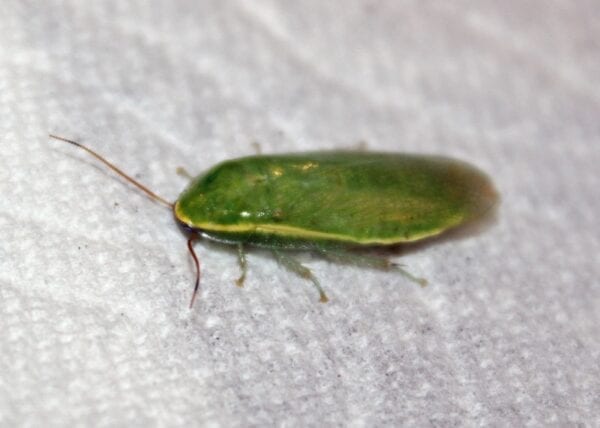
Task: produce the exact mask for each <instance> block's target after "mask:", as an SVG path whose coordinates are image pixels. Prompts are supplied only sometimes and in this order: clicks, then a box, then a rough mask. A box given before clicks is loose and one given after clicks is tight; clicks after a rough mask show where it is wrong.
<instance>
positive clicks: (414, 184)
mask: <svg viewBox="0 0 600 428" xmlns="http://www.w3.org/2000/svg"><path fill="white" fill-rule="evenodd" d="M496 201H497V193H496V191H495V189H494V187H493V185H492V183H491V181H490V180H489V178H488V177H487V176H486V175H485V174H484V173H482V172H481V171H479V170H478V169H476V168H475V167H473V166H471V165H469V164H466V163H464V162H460V161H457V160H453V159H448V158H443V157H438V156H422V155H406V154H393V153H364V152H315V153H304V154H291V155H272V156H252V157H246V158H241V159H236V160H231V161H227V162H224V163H222V164H219V165H217V166H216V167H214V168H212V169H211V170H209V171H208V172H207V173H206V174H204V175H202V176H200V177H198V178H197V179H196V180H194V181H193V182H192V183H191V185H190V186H189V187H188V188H187V189H186V190H185V191H184V192H183V193H182V194H181V196H180V198H179V200H178V201H177V202H176V204H175V207H174V213H175V216H176V218H177V219H178V221H180V222H181V223H182V224H184V225H186V226H187V227H190V228H193V229H198V230H202V231H204V232H206V233H207V234H209V235H210V234H211V233H213V234H215V235H216V236H218V237H220V238H222V239H224V240H231V241H236V242H237V241H242V240H243V241H244V242H247V243H250V244H252V243H260V242H262V241H264V240H265V239H267V237H274V238H276V239H278V240H279V241H286V240H289V241H290V242H292V241H295V240H303V241H310V240H317V241H320V240H323V241H333V242H340V243H348V244H358V245H386V244H395V243H401V242H410V241H416V240H419V239H423V238H425V237H429V236H433V235H436V234H439V233H441V232H443V231H445V230H447V229H449V228H452V227H455V226H458V225H460V224H463V223H465V222H467V221H469V220H471V219H474V218H476V217H478V216H480V215H482V214H483V213H484V212H485V211H487V210H488V209H490V208H491V207H492V206H493V205H494V204H495V203H496Z"/></svg>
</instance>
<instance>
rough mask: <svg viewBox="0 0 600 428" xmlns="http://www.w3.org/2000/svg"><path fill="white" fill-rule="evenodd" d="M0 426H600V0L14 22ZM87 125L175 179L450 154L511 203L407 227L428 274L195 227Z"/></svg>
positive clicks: (73, 11) (284, 6)
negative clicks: (288, 262)
mask: <svg viewBox="0 0 600 428" xmlns="http://www.w3.org/2000/svg"><path fill="white" fill-rule="evenodd" d="M0 37H1V43H0V46H1V49H0V195H1V198H0V331H1V334H0V426H18V425H22V426H42V425H44V426H73V425H80V426H85V425H99V426H132V425H133V426H142V425H148V424H150V425H155V424H157V425H162V426H166V425H168V426H190V425H198V424H200V425H220V426H245V425H253V426H259V425H270V424H273V423H277V424H279V425H287V426H302V425H304V426H317V425H355V426H360V425H364V426H381V425H397V424H400V423H401V424H410V425H419V426H423V425H443V426H449V425H459V424H460V425H462V424H467V425H513V426H515V425H525V424H528V425H555V426H558V425H574V424H577V423H584V424H587V425H589V426H594V425H596V426H597V425H599V424H600V410H599V409H600V401H599V397H600V386H599V384H600V369H599V365H598V361H599V357H600V337H599V336H600V333H599V328H598V325H599V323H600V315H599V311H598V308H599V307H600V280H599V278H600V268H599V266H600V260H599V254H600V239H599V235H600V234H599V227H598V220H597V215H598V212H600V211H599V210H600V199H599V198H598V188H600V178H599V177H600V175H599V174H598V165H600V150H599V144H600V143H599V138H600V120H599V118H600V89H599V88H600V55H598V40H599V39H600V25H599V21H598V13H597V5H595V4H594V3H593V2H589V1H588V2H586V1H583V0H582V1H577V0H575V1H573V0H553V1H520V0H512V1H504V2H423V1H417V0H412V1H403V2H399V1H389V2H367V1H364V2H361V1H348V2H346V1H344V2H341V1H340V2H320V1H297V2H273V1H253V2H219V1H205V2H196V1H189V2H176V3H174V2H170V1H163V2H160V1H156V2H143V1H138V2H121V1H114V2H79V1H66V2H45V3H41V2H40V3H38V4H34V3H30V2H21V1H19V0H5V1H3V3H2V14H1V15H0ZM49 132H53V133H57V134H60V135H64V136H66V137H70V138H75V139H78V140H80V141H82V142H84V143H86V144H88V145H89V146H91V147H93V148H95V149H96V150H98V151H99V152H101V153H103V154H104V155H105V156H106V157H107V158H109V159H110V160H112V161H114V162H115V163H116V164H117V165H119V166H120V167H121V168H123V169H124V170H125V171H127V172H129V173H130V174H133V175H134V176H136V177H138V178H139V179H140V180H141V181H142V182H143V183H145V184H146V185H148V186H149V187H150V188H152V189H154V190H155V191H156V192H158V193H160V194H161V195H164V196H165V197H168V198H169V199H175V198H176V196H177V194H178V191H180V190H181V189H183V187H185V185H186V180H185V179H184V178H182V177H180V176H178V175H176V174H175V169H176V167H178V166H183V167H185V168H186V169H188V170H189V171H190V172H193V173H200V172H202V171H203V170H205V169H206V168H208V167H210V166H211V165H213V164H215V163H216V162H218V161H220V160H223V159H227V158H231V157H237V156H242V155H247V154H251V153H253V152H254V150H255V149H254V145H253V142H258V143H259V144H260V147H261V149H262V151H263V152H265V153H268V152H289V151H302V150H319V149H332V148H352V147H357V146H358V145H359V144H360V142H366V143H367V145H368V147H369V149H372V150H391V151H407V152H428V153H439V154H445V155H450V156H456V157H459V158H462V159H465V160H468V161H470V162H473V163H474V164H476V165H478V166H480V167H481V168H483V169H484V170H486V171H487V172H488V173H489V174H490V175H491V176H492V177H493V179H494V181H495V183H496V185H497V187H498V189H499V191H500V193H501V194H502V203H501V205H500V207H499V209H498V212H497V215H496V220H495V221H489V222H487V224H486V225H484V226H485V227H481V228H479V230H477V231H474V233H468V234H465V233H462V234H452V235H451V236H449V237H447V238H444V239H440V240H436V241H434V242H432V243H431V244H427V245H419V246H417V247H416V248H411V249H410V251H408V252H407V253H406V254H404V255H403V256H402V257H400V256H397V257H394V259H397V260H402V263H404V264H405V265H406V266H407V269H408V270H410V271H411V272H412V273H414V274H415V275H419V276H424V277H426V278H427V279H428V280H429V282H430V285H429V286H428V287H427V288H425V289H420V288H419V287H417V286H415V285H414V284H411V283H409V282H407V281H406V280H405V279H403V278H402V277H401V276H399V275H394V274H391V273H383V272H377V271H372V270H368V269H362V268H357V267H347V266H340V265H336V264H332V263H329V262H326V261H322V260H321V259H319V258H317V257H310V256H308V257H307V256H305V257H303V258H302V260H303V262H305V263H306V264H307V265H308V266H310V267H311V268H312V269H313V271H314V273H315V275H317V277H318V278H319V279H320V281H321V283H322V284H323V286H324V288H325V289H326V291H327V293H328V295H329V297H330V302H329V303H328V304H319V303H318V296H317V295H316V293H315V290H314V289H313V287H312V286H311V285H310V284H309V283H306V281H303V280H302V279H300V278H297V277H295V276H294V275H293V274H291V273H289V272H287V271H285V270H284V269H282V268H280V267H278V266H277V264H276V262H275V261H274V260H273V259H272V258H271V257H269V254H268V253H266V252H260V251H259V252H256V251H252V252H250V253H249V256H248V262H249V270H248V278H247V282H246V286H245V287H244V288H243V289H239V288H237V287H235V286H234V285H233V281H234V279H235V278H236V277H237V275H238V266H237V262H236V256H235V251H233V250H231V249H228V248H224V247H220V246H217V245H209V244H206V243H198V244H197V245H196V249H197V252H198V254H199V257H200V258H201V262H202V268H203V273H202V294H201V296H200V298H199V299H198V301H197V305H196V307H195V308H194V309H193V310H192V311H190V310H188V307H187V304H188V299H189V298H190V294H191V287H192V282H193V276H194V270H193V266H192V264H191V261H190V258H189V255H188V253H187V250H186V247H185V239H184V237H182V235H181V234H180V232H179V231H178V230H177V228H176V227H175V225H174V222H173V220H172V216H171V214H170V213H169V212H168V211H167V210H165V209H164V208H163V207H161V206H159V205H156V204H153V203H152V202H150V201H149V200H148V198H146V197H145V196H143V195H140V194H139V193H138V192H136V191H135V190H133V189H132V188H131V187H130V186H127V185H125V184H123V182H122V180H120V179H118V178H116V177H115V176H114V174H112V173H111V172H109V171H107V170H106V168H104V167H103V166H102V165H99V164H98V163H97V162H95V161H94V160H93V159H91V158H90V157H89V156H87V155H86V154H85V153H82V152H80V151H78V150H77V149H75V148H74V147H71V146H68V145H66V144H62V143H59V142H56V141H50V140H49V139H48V138H47V134H48V133H49Z"/></svg>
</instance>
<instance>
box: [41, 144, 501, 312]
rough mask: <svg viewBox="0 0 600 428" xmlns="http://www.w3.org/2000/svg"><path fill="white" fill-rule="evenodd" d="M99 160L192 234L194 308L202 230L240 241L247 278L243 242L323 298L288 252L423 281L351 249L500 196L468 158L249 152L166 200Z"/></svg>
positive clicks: (425, 231) (425, 229)
mask: <svg viewBox="0 0 600 428" xmlns="http://www.w3.org/2000/svg"><path fill="white" fill-rule="evenodd" d="M50 137H52V138H54V139H57V140H61V141H64V142H67V143H70V144H73V145H75V146H77V147H79V148H81V149H83V150H85V151H87V152H88V153H90V154H91V155H92V156H94V157H95V158H97V159H98V160H100V161H101V162H103V163H104V164H105V165H107V166H108V167H109V168H111V169H112V170H113V171H115V172H116V173H117V174H119V175H120V176H122V177H123V178H125V179H126V180H128V181H129V182H130V183H132V184H133V185H135V186H137V187H138V188H139V189H141V190H142V191H143V192H145V193H146V194H147V195H148V196H150V197H151V198H152V199H154V200H155V201H158V202H160V203H162V204H164V205H166V206H168V207H169V208H171V209H172V210H173V213H174V216H175V219H176V220H177V222H178V223H179V225H180V226H181V227H182V229H183V230H184V232H185V233H186V234H187V236H188V248H189V251H190V254H191V256H192V258H193V259H194V262H195V265H196V282H195V285H194V292H193V294H192V299H191V301H190V307H191V306H192V305H193V304H194V300H195V298H196V295H197V293H198V288H199V284H200V263H199V261H198V258H197V256H196V254H195V252H194V248H193V243H194V241H196V240H198V239H200V238H206V239H210V240H213V241H217V242H221V243H224V244H230V245H235V246H237V250H238V260H239V264H240V267H241V271H242V273H241V276H240V277H239V278H238V279H237V281H236V283H237V284H238V285H240V286H241V285H243V282H244V279H245V277H246V256H245V247H246V246H255V247H262V248H266V249H269V250H271V251H272V253H273V254H274V256H275V257H276V259H277V260H278V261H279V263H281V264H282V265H284V266H285V267H286V268H288V269H289V270H291V271H292V272H294V273H296V274H298V275H300V276H302V277H303V278H306V279H309V280H311V281H312V283H313V284H314V285H315V287H316V288H317V290H318V292H319V295H320V300H321V302H326V301H327V300H328V299H327V296H326V295H325V292H324V291H323V289H322V288H321V285H320V284H319V281H318V280H317V278H316V277H315V276H314V275H313V274H312V272H311V271H310V270H309V269H308V268H306V267H305V266H303V265H302V264H300V263H299V262H297V261H296V260H295V259H294V258H292V257H291V256H289V255H288V254H286V251H285V250H290V249H291V250H299V249H302V250H314V251H317V252H319V253H321V254H323V255H325V256H327V257H329V258H333V259H336V260H342V261H349V262H354V263H357V264H364V265H368V266H371V267H376V268H383V269H391V268H393V269H395V270H397V271H399V272H401V273H402V274H403V275H404V276H406V277H408V278H409V279H411V280H413V281H416V282H418V283H419V284H421V285H424V284H425V280H423V279H421V278H416V277H414V276H412V275H411V274H410V273H408V272H407V271H405V270H403V269H402V268H401V267H400V266H399V265H397V264H394V263H391V262H390V261H388V260H387V259H383V258H377V257H372V256H366V255H364V254H357V253H355V252H352V251H350V250H351V249H352V248H356V247H372V246H388V245H395V244H401V243H406V242H414V241H418V240H421V239H424V238H428V237H431V236H435V235H438V234H440V233H442V232H444V231H447V230H448V229H451V228H454V227H456V226H459V225H463V224H465V223H467V222H469V221H471V220H474V219H476V218H478V217H480V216H482V215H483V214H484V213H485V212H486V211H488V210H489V209H490V208H491V207H493V206H494V204H495V203H496V201H497V199H498V195H497V192H496V190H495V189H494V186H493V184H492V182H491V180H490V179H489V178H488V176H487V175H486V174H484V173H483V172H482V171H480V170H479V169H477V168H475V167H474V166H472V165H469V164H467V163H465V162H462V161H459V160H455V159H450V158H447V157H441V156H427V155H416V154H400V153H373V152H349V151H324V152H309V153H293V154H280V155H255V156H247V157H243V158H239V159H233V160H228V161H225V162H222V163H220V164H218V165H216V166H214V167H213V168H211V169H210V170H208V172H206V173H204V174H202V175H200V176H198V177H197V178H194V179H193V180H192V182H191V183H190V185H189V186H188V188H187V189H186V190H185V191H184V192H183V193H182V194H181V195H180V196H179V198H178V199H177V201H176V202H175V203H171V202H168V201H167V200H165V199H164V198H162V197H160V196H158V195H157V194H155V193H154V192H152V191H151V190H149V189H148V188H147V187H145V186H143V185H142V184H140V183H139V182H138V181H136V180H134V179H133V178H131V177H130V176H128V175H127V174H125V173H124V172H123V171H121V170H120V169H118V168H117V167H116V166H114V165H113V164H111V163H110V162H108V161H107V160H106V159H104V158H103V157H102V156H100V155H99V154H97V153H96V152H94V151H92V150H91V149H89V148H87V147H85V146H84V145H82V144H80V143H77V142H75V141H72V140H69V139H66V138H63V137H58V136H55V135H50Z"/></svg>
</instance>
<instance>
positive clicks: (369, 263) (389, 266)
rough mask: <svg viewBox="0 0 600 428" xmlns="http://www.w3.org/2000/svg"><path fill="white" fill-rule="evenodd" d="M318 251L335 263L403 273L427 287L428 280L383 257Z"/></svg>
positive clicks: (330, 250) (340, 251) (347, 252)
mask: <svg viewBox="0 0 600 428" xmlns="http://www.w3.org/2000/svg"><path fill="white" fill-rule="evenodd" d="M317 251H318V252H319V253H321V254H322V255H323V256H324V257H326V258H328V259H330V260H332V261H334V262H340V263H345V264H352V265H357V266H366V267H370V268H374V269H381V270H393V271H396V272H399V273H401V274H402V275H403V276H404V277H406V278H408V279H409V280H411V281H413V282H416V283H417V284H419V285H420V286H421V287H425V286H426V285H427V280H426V279H424V278H419V277H416V276H414V275H413V274H411V273H410V272H408V271H406V270H404V269H403V268H402V265H400V264H398V263H394V262H392V261H390V260H388V259H386V258H383V257H375V256H369V255H366V254H356V253H353V252H350V251H347V250H344V249H341V248H334V249H330V248H318V249H317Z"/></svg>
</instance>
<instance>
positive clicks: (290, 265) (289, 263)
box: [272, 250, 329, 303]
mask: <svg viewBox="0 0 600 428" xmlns="http://www.w3.org/2000/svg"><path fill="white" fill-rule="evenodd" d="M272 251H273V255H274V256H275V258H276V259H277V262H279V263H280V264H281V265H282V266H283V267H285V268H286V269H288V270H289V271H290V272H293V273H295V274H296V275H298V276H300V277H302V278H305V279H308V280H310V281H312V283H313V284H314V286H315V288H316V289H317V291H318V292H319V297H320V298H319V301H320V302H322V303H326V302H327V301H328V300H329V299H328V298H327V295H326V294H325V292H324V291H323V289H322V288H321V284H319V281H318V280H317V278H316V277H315V276H314V275H313V273H312V272H311V271H310V269H309V268H307V267H306V266H304V265H302V264H301V263H300V262H298V261H297V260H295V259H293V258H291V257H289V256H287V255H285V254H283V252H281V251H277V250H272Z"/></svg>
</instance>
